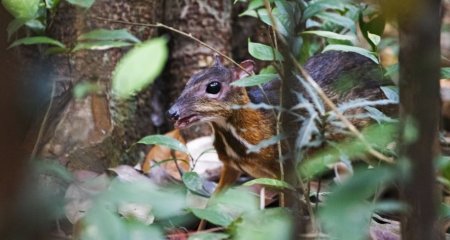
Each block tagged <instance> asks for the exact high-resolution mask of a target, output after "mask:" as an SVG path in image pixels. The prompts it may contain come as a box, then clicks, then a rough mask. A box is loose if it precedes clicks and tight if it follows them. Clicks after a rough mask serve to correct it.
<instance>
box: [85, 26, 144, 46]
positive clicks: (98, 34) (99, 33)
mask: <svg viewBox="0 0 450 240" xmlns="http://www.w3.org/2000/svg"><path fill="white" fill-rule="evenodd" d="M78 40H105V41H106V40H110V41H114V40H120V41H130V42H134V43H140V42H141V41H140V40H139V39H138V38H137V37H135V36H134V35H133V34H131V33H130V32H128V30H126V29H119V30H108V29H96V30H93V31H90V32H88V33H84V34H81V35H80V36H79V37H78Z"/></svg>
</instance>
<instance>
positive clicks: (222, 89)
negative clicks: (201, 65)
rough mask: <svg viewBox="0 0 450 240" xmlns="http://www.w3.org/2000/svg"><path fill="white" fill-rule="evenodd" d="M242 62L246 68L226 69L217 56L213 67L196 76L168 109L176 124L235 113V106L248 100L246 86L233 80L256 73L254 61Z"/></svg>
mask: <svg viewBox="0 0 450 240" xmlns="http://www.w3.org/2000/svg"><path fill="white" fill-rule="evenodd" d="M240 65H241V66H242V67H243V68H244V69H245V71H244V70H243V69H241V68H237V67H236V68H235V67H231V68H227V67H225V66H223V64H222V62H221V61H220V57H219V56H215V62H214V64H213V65H212V66H211V67H209V68H207V69H205V70H203V71H201V72H199V73H197V74H195V75H193V76H192V77H191V78H190V79H189V81H188V82H187V83H186V86H185V88H184V90H183V91H182V92H181V95H180V97H178V99H177V100H176V101H175V103H174V104H173V105H172V106H171V107H170V109H169V111H168V115H169V117H170V118H171V119H172V120H175V121H176V122H175V127H176V128H185V127H189V126H191V125H192V124H194V123H197V122H226V121H227V119H228V118H229V117H230V116H231V114H232V109H231V107H232V106H234V105H243V104H246V103H248V102H249V99H248V96H247V92H246V90H245V88H243V87H236V86H232V85H231V83H232V82H234V81H236V80H238V79H241V78H243V77H245V76H247V75H248V73H251V72H253V69H254V66H255V63H254V62H253V61H251V60H247V61H244V62H242V63H241V64H240Z"/></svg>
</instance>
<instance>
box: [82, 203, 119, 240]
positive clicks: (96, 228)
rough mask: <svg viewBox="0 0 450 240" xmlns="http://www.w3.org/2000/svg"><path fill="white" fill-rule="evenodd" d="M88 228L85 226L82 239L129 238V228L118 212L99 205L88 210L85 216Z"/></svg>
mask: <svg viewBox="0 0 450 240" xmlns="http://www.w3.org/2000/svg"><path fill="white" fill-rule="evenodd" d="M83 221H84V223H86V226H89V227H86V228H83V231H82V233H81V236H82V237H81V239H87V240H94V239H95V240H97V239H98V240H107V239H108V240H120V239H127V229H126V227H125V224H124V222H123V220H122V219H120V217H119V215H118V214H114V213H112V212H111V211H109V210H107V209H106V208H105V206H101V205H98V206H96V207H93V208H92V209H91V210H89V211H88V213H87V214H86V216H85V217H84V218H83Z"/></svg>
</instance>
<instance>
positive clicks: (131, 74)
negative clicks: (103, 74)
mask: <svg viewBox="0 0 450 240" xmlns="http://www.w3.org/2000/svg"><path fill="white" fill-rule="evenodd" d="M167 56H168V49H167V40H166V39H165V38H156V39H151V40H148V41H146V42H143V43H142V44H139V45H136V46H135V47H134V48H133V49H132V50H130V51H129V52H128V53H127V54H126V55H125V56H124V57H123V58H122V59H121V60H120V62H119V63H118V64H117V66H116V69H115V70H114V73H113V82H112V89H113V92H114V93H116V94H117V96H118V97H119V98H128V97H130V96H132V95H133V94H134V93H135V92H136V91H140V90H141V89H143V88H144V87H146V86H147V85H148V84H150V83H152V82H153V81H154V80H155V78H156V77H157V76H158V75H159V74H160V73H161V71H162V69H163V67H164V65H165V63H166V61H167Z"/></svg>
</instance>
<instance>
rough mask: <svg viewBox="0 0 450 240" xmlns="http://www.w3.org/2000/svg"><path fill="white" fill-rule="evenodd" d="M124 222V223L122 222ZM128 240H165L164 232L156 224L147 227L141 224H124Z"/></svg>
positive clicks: (134, 222)
mask: <svg viewBox="0 0 450 240" xmlns="http://www.w3.org/2000/svg"><path fill="white" fill-rule="evenodd" d="M123 222H124V221H123ZM124 224H125V226H126V228H127V230H128V236H129V237H128V238H126V239H130V240H149V239H151V240H165V239H166V238H165V237H164V232H163V231H162V229H161V227H159V226H157V225H156V224H152V225H150V226H147V225H145V224H143V223H141V222H137V221H131V222H124Z"/></svg>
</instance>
